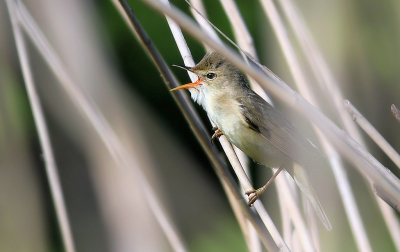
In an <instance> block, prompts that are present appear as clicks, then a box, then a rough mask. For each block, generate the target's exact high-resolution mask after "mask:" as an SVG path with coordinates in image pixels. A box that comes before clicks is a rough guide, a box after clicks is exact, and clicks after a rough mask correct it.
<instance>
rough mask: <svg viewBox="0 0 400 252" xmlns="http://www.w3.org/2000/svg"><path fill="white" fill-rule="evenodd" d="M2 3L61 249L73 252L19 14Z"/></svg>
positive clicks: (9, 0)
mask: <svg viewBox="0 0 400 252" xmlns="http://www.w3.org/2000/svg"><path fill="white" fill-rule="evenodd" d="M6 3H7V7H8V12H9V14H10V18H11V24H12V30H13V33H14V38H15V44H16V47H17V52H18V56H19V60H20V65H21V69H22V74H23V78H24V82H25V86H26V89H27V92H28V98H29V102H30V105H31V109H32V113H33V119H34V121H35V125H36V128H37V131H38V135H39V142H40V145H41V148H42V151H43V156H44V163H45V168H46V175H47V179H48V182H49V185H50V189H51V196H52V199H53V204H54V208H55V210H56V216H57V220H58V225H59V228H60V233H61V237H62V241H63V245H64V249H65V250H66V251H67V252H75V245H74V239H73V236H72V230H71V227H70V224H69V218H68V213H67V208H66V205H65V200H64V196H63V191H62V187H61V182H60V178H59V175H58V170H57V165H56V161H55V158H54V154H53V149H52V146H51V141H50V136H49V131H48V129H47V125H46V120H45V116H44V113H43V109H42V106H41V104H40V100H39V96H38V94H37V91H36V88H35V83H34V81H33V75H32V71H31V67H30V63H29V57H28V52H27V49H26V45H25V40H24V38H23V35H22V32H21V30H20V21H21V19H20V13H19V12H18V7H17V5H16V3H15V2H14V1H12V0H7V1H6Z"/></svg>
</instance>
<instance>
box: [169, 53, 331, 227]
mask: <svg viewBox="0 0 400 252" xmlns="http://www.w3.org/2000/svg"><path fill="white" fill-rule="evenodd" d="M174 66H176V67H179V68H182V69H185V70H187V71H189V72H192V73H194V74H196V75H197V76H198V80H197V81H196V82H194V83H188V84H185V85H182V86H179V87H177V88H174V89H171V91H177V90H181V89H188V90H189V91H190V94H191V97H192V99H193V100H194V101H195V102H197V103H198V104H199V105H201V106H202V107H203V109H204V110H205V111H206V112H207V114H208V116H209V118H210V120H211V121H212V122H213V123H214V124H215V127H214V128H213V130H214V131H215V133H214V134H213V136H212V138H211V140H212V141H213V140H215V139H217V138H219V137H220V136H221V135H225V136H226V138H227V139H228V140H229V141H230V142H231V143H232V144H233V145H235V146H236V147H238V148H239V149H240V150H241V151H243V152H244V153H245V154H246V155H247V156H249V157H250V158H252V159H253V160H254V161H255V162H256V163H259V164H262V165H265V166H267V167H271V168H278V170H277V171H276V172H275V173H274V175H273V176H272V177H271V179H270V180H269V181H268V182H267V183H266V184H265V185H264V186H263V187H261V188H259V189H257V190H252V191H249V192H246V194H247V195H249V197H250V198H249V202H248V205H249V206H251V205H252V204H253V203H254V202H255V200H256V199H257V198H258V197H259V196H260V195H261V194H262V193H263V192H264V191H265V189H266V188H267V187H268V186H269V185H270V184H271V182H272V181H273V180H274V179H275V177H276V176H277V175H278V174H279V173H280V172H281V171H282V170H286V172H288V173H289V174H290V175H291V177H292V178H293V179H294V181H295V182H296V184H297V186H298V187H299V188H300V189H301V191H302V192H303V193H305V195H306V196H307V198H308V200H309V201H310V203H311V204H312V206H313V208H314V210H315V212H316V214H317V215H318V217H319V218H320V220H321V222H322V223H323V224H324V226H325V227H326V229H327V230H331V229H332V226H331V224H330V222H329V219H328V217H327V216H326V214H325V212H324V210H323V208H322V206H321V204H320V202H319V200H318V198H317V195H316V193H315V190H314V188H313V186H312V184H311V182H310V173H311V172H313V170H318V169H321V168H320V167H319V166H320V164H321V162H320V161H319V160H321V158H322V159H324V156H323V154H322V153H321V151H319V150H318V149H317V147H316V146H315V145H314V144H313V143H312V142H311V141H310V140H309V139H308V138H306V137H305V136H304V135H303V134H302V133H301V132H300V131H299V130H298V129H297V128H296V127H295V126H294V124H293V123H292V122H290V121H289V120H288V119H287V118H286V117H285V116H284V115H283V113H281V112H280V111H279V110H278V109H276V108H275V107H273V106H272V105H271V104H269V103H268V102H267V101H265V100H264V99H263V98H262V97H260V96H259V95H258V94H257V93H255V92H254V91H253V90H252V89H251V88H250V87H249V85H248V82H247V80H246V78H245V77H244V75H243V74H242V73H241V72H240V71H239V70H238V69H237V68H236V67H235V66H234V65H233V64H231V63H230V62H229V61H228V60H226V58H225V57H224V56H223V55H221V54H220V53H218V52H216V51H212V52H209V53H207V54H206V55H205V56H204V57H203V59H202V60H201V61H200V62H199V63H198V64H197V65H195V66H194V67H188V66H182V65H174Z"/></svg>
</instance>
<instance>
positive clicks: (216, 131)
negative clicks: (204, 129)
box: [211, 127, 224, 144]
mask: <svg viewBox="0 0 400 252" xmlns="http://www.w3.org/2000/svg"><path fill="white" fill-rule="evenodd" d="M212 130H214V131H215V132H214V135H212V137H211V143H212V144H213V143H214V141H215V139H219V138H220V136H222V135H223V134H224V133H222V131H220V130H219V129H218V127H214V128H212Z"/></svg>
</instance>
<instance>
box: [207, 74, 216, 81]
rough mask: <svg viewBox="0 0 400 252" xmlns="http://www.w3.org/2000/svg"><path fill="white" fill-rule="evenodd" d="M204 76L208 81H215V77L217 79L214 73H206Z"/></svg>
mask: <svg viewBox="0 0 400 252" xmlns="http://www.w3.org/2000/svg"><path fill="white" fill-rule="evenodd" d="M206 76H207V79H209V80H213V79H215V77H217V75H216V74H215V73H208V74H207V75H206Z"/></svg>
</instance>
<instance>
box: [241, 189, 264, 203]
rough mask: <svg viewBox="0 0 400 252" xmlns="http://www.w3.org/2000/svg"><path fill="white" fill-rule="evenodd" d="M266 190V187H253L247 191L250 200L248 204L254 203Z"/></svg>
mask: <svg viewBox="0 0 400 252" xmlns="http://www.w3.org/2000/svg"><path fill="white" fill-rule="evenodd" d="M264 191H265V188H264V187H261V188H258V189H257V190H255V189H253V190H251V191H247V192H246V195H247V196H249V201H248V202H247V205H248V206H251V205H253V203H254V202H255V201H256V200H257V199H258V198H259V197H260V195H261V194H262V193H263V192H264Z"/></svg>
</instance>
